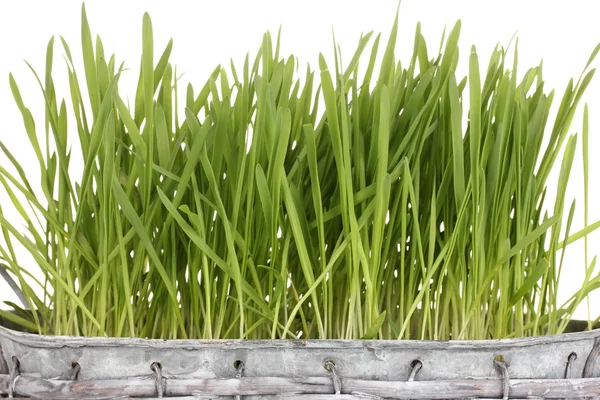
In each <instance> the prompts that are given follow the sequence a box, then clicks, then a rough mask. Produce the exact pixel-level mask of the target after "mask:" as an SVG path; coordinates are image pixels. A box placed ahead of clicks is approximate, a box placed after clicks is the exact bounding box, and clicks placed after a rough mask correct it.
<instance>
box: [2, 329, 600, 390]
mask: <svg viewBox="0 0 600 400" xmlns="http://www.w3.org/2000/svg"><path fill="white" fill-rule="evenodd" d="M599 356H600V330H599V329H596V330H591V331H587V332H574V333H565V334H562V335H554V336H541V337H533V338H520V339H502V340H482V341H391V340H361V341H358V340H349V341H345V340H146V339H120V338H82V337H55V336H40V335H35V334H29V333H22V332H17V331H13V330H10V329H6V328H3V327H0V394H2V395H9V396H15V397H16V396H24V397H32V398H46V399H49V398H52V399H84V398H85V399H107V398H134V397H135V398H161V397H174V398H185V399H245V400H249V399H288V400H292V399H338V400H341V399H365V398H369V399H388V398H402V399H459V398H460V399H463V398H484V399H485V398H488V399H491V398H494V399H500V398H503V399H509V398H510V399H513V398H519V399H526V398H527V399H531V398H600V397H599V396H600V363H599V362H598V358H599Z"/></svg>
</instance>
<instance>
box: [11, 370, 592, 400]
mask: <svg viewBox="0 0 600 400" xmlns="http://www.w3.org/2000/svg"><path fill="white" fill-rule="evenodd" d="M9 382H10V377H9V376H7V375H2V376H0V393H4V394H6V393H7V388H8V385H9ZM342 392H343V393H344V394H352V393H354V392H362V393H368V394H370V395H376V396H381V397H384V398H404V399H406V398H410V399H452V398H465V397H484V398H500V397H501V396H502V381H501V380H500V379H462V380H451V381H448V380H443V381H442V380H440V381H412V382H406V381H388V382H385V381H368V380H363V379H342ZM15 393H16V394H19V395H22V396H28V397H34V398H52V399H57V400H60V399H81V398H86V399H106V398H115V397H119V398H120V397H154V396H156V387H155V384H154V381H153V380H152V379H127V380H106V381H56V380H44V379H38V378H32V377H28V376H19V377H18V378H17V380H16V381H15ZM281 393H294V394H315V395H317V394H318V395H330V394H332V393H333V384H332V380H331V379H327V378H322V377H309V378H275V377H258V378H239V379H196V380H190V379H170V380H168V381H167V382H166V387H165V395H166V396H189V395H192V394H205V395H216V396H232V395H236V394H239V395H243V396H248V395H249V396H261V395H270V394H280V395H281ZM599 393H600V378H579V379H544V380H540V379H511V380H510V397H511V398H529V397H532V396H533V397H544V398H564V397H570V398H584V397H590V396H598V394H599Z"/></svg>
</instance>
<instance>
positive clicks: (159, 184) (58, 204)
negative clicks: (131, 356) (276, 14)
mask: <svg viewBox="0 0 600 400" xmlns="http://www.w3.org/2000/svg"><path fill="white" fill-rule="evenodd" d="M397 28H398V27H397V18H396V22H395V23H394V26H393V29H392V33H391V36H390V38H389V41H388V44H387V46H385V47H383V46H380V36H375V37H373V34H372V33H369V34H366V35H364V36H362V37H361V39H360V41H359V44H358V50H357V51H356V53H355V55H354V56H353V57H352V58H351V59H350V62H349V63H348V64H347V65H345V64H344V63H342V62H341V55H340V53H339V51H337V50H336V52H335V60H325V58H324V57H323V56H321V57H320V59H319V66H318V67H319V68H318V69H317V70H311V69H309V70H308V72H307V73H306V75H305V76H298V75H299V74H298V73H297V71H298V61H297V60H296V59H295V58H294V57H293V56H290V57H288V58H284V57H283V56H281V55H280V50H279V48H280V47H279V38H277V40H276V41H275V42H274V41H273V40H272V37H271V36H270V35H269V34H268V33H267V34H265V35H264V38H263V42H262V45H261V46H260V49H259V51H258V53H257V55H256V57H255V58H250V57H248V56H247V57H246V59H245V62H244V63H243V65H238V66H234V65H233V63H232V64H231V66H230V68H229V69H225V68H222V67H220V66H219V67H217V68H216V69H215V70H214V72H213V73H212V75H211V76H210V77H209V79H208V80H207V82H206V83H205V84H204V85H203V86H200V87H192V86H191V85H190V86H187V87H184V88H182V87H178V86H177V85H178V76H177V74H176V69H175V67H174V66H173V65H172V64H171V63H170V61H169V56H170V53H171V49H172V45H173V43H172V41H171V42H169V44H168V46H167V47H166V49H164V51H163V52H162V53H155V49H154V42H153V37H152V23H151V21H150V17H149V16H148V15H147V14H146V15H144V18H143V25H142V31H143V48H142V59H141V63H140V65H141V71H140V76H139V82H138V86H137V91H136V93H135V96H134V97H131V99H132V100H133V99H134V102H133V104H131V105H129V104H128V100H127V98H128V96H126V95H125V94H124V93H122V92H120V91H119V79H120V77H121V75H124V74H131V73H132V72H131V71H125V70H124V65H123V64H120V63H119V62H118V61H116V58H115V56H110V57H108V55H106V54H105V53H104V48H103V46H102V42H101V40H100V38H97V39H95V42H94V39H93V36H92V34H91V30H90V27H89V25H88V20H87V17H86V14H85V8H84V9H83V10H82V30H81V32H82V35H81V45H82V50H83V53H82V54H83V64H84V67H85V71H84V74H81V72H80V71H76V70H75V67H74V60H73V59H72V56H71V52H70V50H69V47H68V45H67V43H66V42H65V41H64V40H63V39H62V38H61V43H60V44H61V45H62V48H63V52H64V54H65V59H66V63H67V66H68V74H69V88H68V89H69V92H68V93H70V99H69V101H68V102H66V101H65V100H61V99H59V98H57V96H56V90H55V87H54V84H53V72H52V63H53V59H54V50H55V43H54V40H51V41H50V42H49V44H48V53H47V63H46V66H45V71H44V74H43V75H41V76H39V77H38V76H37V75H36V78H37V79H38V81H39V84H40V89H41V94H42V95H43V99H44V101H45V104H46V118H45V121H44V122H41V121H39V122H38V123H37V124H36V123H35V122H34V120H33V116H32V114H31V112H30V111H29V110H28V109H27V107H26V105H25V103H24V100H23V99H22V98H21V95H20V93H19V89H18V86H17V84H16V81H15V80H14V79H13V77H12V75H11V77H10V87H11V90H12V92H13V95H14V98H15V100H16V104H17V107H18V109H19V111H20V113H21V114H22V116H23V121H24V126H25V132H26V133H27V135H28V138H29V141H30V143H31V150H32V151H33V152H34V154H35V155H36V159H37V162H38V163H39V170H40V173H41V181H40V182H30V181H29V180H28V176H27V174H25V172H24V169H23V167H22V166H21V165H20V163H19V158H18V157H17V156H15V155H14V153H13V154H11V153H10V151H9V149H8V148H6V147H5V146H4V145H1V150H2V152H3V153H4V157H3V158H2V159H1V160H2V162H1V164H0V184H1V185H2V186H3V188H4V190H6V192H7V194H8V197H9V199H10V200H11V202H10V204H8V205H7V206H10V207H12V208H15V209H16V210H17V213H18V217H19V218H14V217H12V216H11V218H9V217H8V216H6V215H4V214H2V213H1V212H0V227H1V229H2V237H3V240H2V242H1V245H0V260H1V261H2V262H3V263H4V264H6V270H7V271H8V272H9V273H10V274H11V276H13V277H14V278H15V280H16V282H17V284H18V286H19V287H20V288H21V290H22V292H23V297H24V298H25V299H26V303H27V306H28V307H26V308H29V309H35V310H38V312H37V313H32V312H31V311H28V310H27V309H23V308H20V307H19V306H17V305H14V304H9V305H10V306H12V307H13V308H14V310H13V311H14V313H9V312H7V311H0V316H3V317H5V318H7V319H9V320H11V321H13V322H16V323H19V324H21V325H22V326H23V327H24V328H25V329H29V330H32V331H36V332H40V333H45V334H56V335H88V336H93V335H109V336H137V337H156V338H186V337H187V338H296V337H298V336H300V335H301V337H302V338H303V339H305V338H323V339H324V338H343V339H359V338H380V339H390V338H394V339H396V338H397V339H448V338H451V339H485V338H501V337H514V336H529V335H540V334H551V333H559V332H562V331H563V330H564V329H565V327H566V323H567V322H568V321H569V319H570V318H571V316H572V314H573V312H574V311H575V308H576V307H577V306H578V305H579V304H581V303H582V302H584V301H586V298H587V295H588V294H589V292H591V291H592V290H595V289H597V288H598V287H599V286H600V275H594V273H593V271H594V265H595V261H596V259H595V258H594V259H593V260H591V261H590V262H589V264H588V261H589V260H587V257H586V265H588V266H587V269H586V276H585V281H584V282H583V284H582V286H581V289H580V290H579V291H578V292H577V293H575V294H574V295H573V297H572V298H571V299H569V301H567V302H566V303H565V304H558V302H557V298H558V294H557V292H558V283H559V281H560V279H561V271H562V269H563V267H564V268H565V269H567V268H574V267H575V266H573V265H568V264H569V263H568V260H564V251H565V248H566V246H567V245H568V244H569V243H570V242H572V241H574V240H577V239H580V238H584V240H585V241H586V250H587V239H586V234H587V233H589V232H591V231H592V230H593V229H596V228H598V226H599V225H600V222H596V223H593V224H589V223H588V222H589V221H588V218H587V215H588V208H589V205H588V192H587V185H588V180H589V179H588V175H589V171H588V169H587V166H588V162H587V160H588V151H589V149H588V147H587V137H588V129H587V119H588V113H587V108H586V112H585V116H584V127H583V131H582V134H581V137H582V141H583V146H582V148H583V153H582V154H583V160H584V170H583V175H584V180H585V187H586V192H585V204H584V209H585V210H584V214H585V221H584V224H585V228H584V229H583V230H582V231H579V232H572V231H571V229H570V227H571V224H572V222H573V210H574V206H575V203H574V202H572V203H569V202H570V200H569V199H567V198H566V187H567V183H568V181H569V178H570V177H571V176H572V174H574V173H580V172H579V171H572V164H573V159H574V157H575V154H576V147H577V140H578V137H577V136H576V135H570V134H569V132H570V125H571V121H572V119H573V116H574V114H575V113H576V110H577V109H578V105H579V103H580V100H581V97H582V95H583V93H584V91H585V89H586V87H587V86H588V84H589V83H590V81H591V78H592V76H593V74H594V70H593V69H592V70H589V67H590V64H591V63H592V61H593V58H594V56H595V55H596V53H597V52H598V48H596V49H595V50H594V52H593V54H592V56H591V57H590V61H589V62H588V64H587V65H586V66H585V70H584V72H583V73H582V75H581V77H580V78H579V79H578V80H577V81H573V80H571V82H570V83H569V85H568V87H567V88H566V90H565V92H564V95H563V97H562V99H561V100H556V99H554V97H555V93H554V91H550V92H548V91H547V88H545V87H544V80H543V75H542V68H541V64H540V66H537V67H533V68H531V69H528V70H526V71H522V70H517V59H518V57H517V50H516V46H515V50H514V55H513V57H512V59H514V61H513V62H512V63H511V64H509V63H508V60H507V59H508V58H509V56H510V55H509V54H508V51H507V50H505V49H504V48H501V47H497V48H496V49H494V51H493V52H492V55H491V58H490V60H489V61H488V62H487V64H486V66H485V68H484V70H485V71H486V72H485V74H483V75H480V65H484V62H483V61H482V60H479V57H478V54H477V52H476V50H475V48H472V49H471V51H470V54H469V55H468V66H469V69H468V76H466V77H461V76H456V66H457V63H458V60H459V57H458V54H459V52H458V47H457V43H458V37H459V34H460V28H461V25H460V22H459V23H457V24H456V25H455V26H454V28H453V29H452V30H451V31H450V32H449V34H448V36H447V38H446V39H445V40H444V41H443V43H445V44H444V45H443V46H442V48H441V49H440V51H439V52H435V51H433V50H432V47H431V46H429V47H427V46H426V42H425V39H424V38H423V36H422V35H421V32H420V25H417V31H416V35H415V41H414V53H413V56H412V58H411V59H410V60H407V61H402V62H401V61H398V60H397V59H396V57H395V55H394V49H395V47H396V34H397ZM381 52H383V57H382V58H381V54H382V53H381ZM379 58H381V60H382V61H381V62H377V63H376V60H377V59H379ZM132 61H133V60H128V61H127V64H129V63H131V62H132ZM32 70H33V69H32ZM518 71H521V72H518ZM523 72H524V73H523ZM519 77H520V78H519ZM65 89H66V88H65ZM182 94H185V95H182ZM181 99H184V103H183V104H182V103H181V102H182V100H181ZM553 101H555V102H556V101H560V107H559V109H558V113H557V115H556V118H555V120H554V121H549V116H550V108H551V105H552V103H553ZM67 104H69V106H72V109H71V110H70V111H69V112H68V111H67ZM319 104H324V109H321V108H319ZM467 105H469V106H468V107H467ZM68 113H69V114H72V115H73V116H74V118H67V114H68ZM464 115H468V120H467V121H468V122H467V125H466V126H465V125H464V121H463V116H464ZM180 118H181V119H180ZM545 132H546V133H547V136H545ZM74 135H76V136H74ZM545 142H547V145H546V144H543V143H545ZM70 143H76V144H77V145H80V147H76V148H71V147H70V145H69V144H70ZM13 151H14V149H13ZM72 157H77V158H79V157H82V159H83V166H84V167H83V169H81V170H78V169H76V168H73V166H72V165H71V161H72V160H71V159H72ZM554 168H559V169H560V174H559V178H558V190H557V197H556V199H547V198H546V187H547V184H550V182H549V181H548V177H549V175H550V173H551V171H552V170H553V169H554ZM551 184H554V183H551ZM546 203H550V204H554V207H553V209H552V210H551V213H550V214H549V213H546V212H545V211H544V210H545V204H546ZM6 208H7V207H5V209H6ZM17 219H20V221H19V222H18V223H17V222H15V220H17ZM22 249H25V251H26V252H27V253H28V254H29V255H30V256H31V258H32V259H33V260H34V261H35V262H34V264H31V263H29V262H24V261H21V260H19V259H18V255H19V254H21V253H20V251H22ZM36 276H37V277H39V276H41V277H43V279H42V280H41V281H38V280H36V279H35V277H36ZM40 293H41V295H40Z"/></svg>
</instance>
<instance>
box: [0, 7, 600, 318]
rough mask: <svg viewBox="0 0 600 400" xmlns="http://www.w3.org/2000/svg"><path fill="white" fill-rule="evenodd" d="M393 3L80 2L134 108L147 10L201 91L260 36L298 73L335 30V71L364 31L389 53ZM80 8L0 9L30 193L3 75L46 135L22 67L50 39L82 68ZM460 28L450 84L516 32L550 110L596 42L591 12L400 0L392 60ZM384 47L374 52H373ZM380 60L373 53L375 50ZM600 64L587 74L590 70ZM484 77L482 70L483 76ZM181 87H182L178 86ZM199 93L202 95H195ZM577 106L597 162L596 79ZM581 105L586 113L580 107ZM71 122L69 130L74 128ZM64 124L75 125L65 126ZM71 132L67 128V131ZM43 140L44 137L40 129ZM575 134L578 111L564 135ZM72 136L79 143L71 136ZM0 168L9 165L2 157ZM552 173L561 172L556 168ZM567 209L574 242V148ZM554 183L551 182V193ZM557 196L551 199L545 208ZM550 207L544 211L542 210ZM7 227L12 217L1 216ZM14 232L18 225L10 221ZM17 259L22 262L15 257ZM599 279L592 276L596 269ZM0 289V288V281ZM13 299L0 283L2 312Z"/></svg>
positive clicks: (2, 48)
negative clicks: (548, 96)
mask: <svg viewBox="0 0 600 400" xmlns="http://www.w3.org/2000/svg"><path fill="white" fill-rule="evenodd" d="M397 4H398V3H397V2H396V1H385V2H383V1H362V2H357V1H326V0H320V1H315V0H304V1H301V0H299V1H294V2H292V1H281V0H280V1H214V0H213V1H164V0H163V1H115V0H103V1H88V2H87V3H86V7H87V13H88V18H89V22H90V25H91V28H92V33H93V34H96V33H99V34H100V35H101V37H102V39H103V43H104V48H105V53H106V54H112V53H116V55H117V61H118V62H119V63H120V62H121V61H125V62H126V65H127V66H128V67H130V68H131V71H130V72H128V73H126V74H125V76H124V77H123V79H122V80H121V82H122V84H121V88H122V90H123V92H124V93H128V94H129V95H130V98H133V95H134V93H135V91H134V88H135V83H136V79H137V73H138V66H139V58H140V49H141V22H142V16H143V13H144V11H148V12H149V13H150V15H151V17H152V22H153V26H154V40H155V46H156V47H155V54H157V55H156V57H157V58H158V56H159V55H160V53H162V50H163V49H164V46H165V45H166V44H167V41H168V39H169V38H170V37H173V38H174V41H175V44H174V48H173V53H172V56H171V62H172V63H174V64H176V65H177V67H178V71H179V72H183V73H184V74H185V75H184V77H183V83H185V84H187V82H192V84H193V85H194V87H196V88H199V87H200V86H201V85H203V84H204V82H205V81H206V78H207V77H208V75H209V73H210V72H211V71H212V70H213V69H214V68H215V66H216V65H217V64H223V65H224V66H225V67H227V68H228V67H229V59H230V57H233V59H234V61H235V62H236V65H239V66H241V64H240V62H241V61H242V60H243V57H244V56H245V54H246V52H248V51H249V52H250V54H251V57H253V56H254V55H255V54H256V51H257V49H258V47H259V45H260V43H261V38H262V34H263V33H264V32H265V30H267V29H269V30H270V31H271V32H272V33H273V34H276V32H277V30H278V28H279V26H280V25H282V26H283V29H282V53H281V54H282V55H283V56H286V57H287V56H288V55H289V54H291V53H293V54H294V55H295V56H297V57H298V59H299V61H300V65H305V63H307V62H309V63H310V64H311V66H313V68H315V67H316V66H317V57H318V54H319V52H322V53H324V54H325V55H326V57H327V58H328V60H330V61H331V60H332V58H331V56H332V44H331V43H332V40H331V38H332V36H331V33H332V28H333V30H334V32H335V37H336V40H337V42H338V43H339V45H340V46H341V49H342V55H343V56H344V60H346V61H348V60H349V58H350V57H351V55H352V54H353V52H354V50H355V48H356V44H357V42H358V39H359V36H360V34H361V32H368V31H370V30H374V31H375V32H376V33H377V32H382V33H383V36H382V42H383V43H384V44H385V42H387V37H388V36H387V35H388V32H389V29H390V28H391V25H392V21H393V18H394V13H395V11H396V7H397ZM80 13H81V3H80V2H79V1H66V0H63V1H56V0H54V1H41V0H40V1H31V0H29V1H16V0H12V1H0V140H1V141H3V142H4V143H5V144H6V145H7V146H8V147H9V149H11V150H12V151H13V153H14V154H15V155H16V156H17V157H18V158H19V160H20V161H21V162H22V163H23V164H24V165H25V166H27V167H28V170H27V172H28V174H29V176H30V177H31V181H32V182H37V181H38V179H37V178H36V176H39V174H38V172H37V171H36V167H35V165H36V161H35V158H34V155H33V153H32V152H31V151H30V149H29V145H28V143H27V137H26V134H25V130H24V128H23V125H22V119H21V116H20V114H19V112H18V109H17V107H16V106H15V104H14V101H13V98H12V95H11V92H10V88H9V85H8V74H9V72H12V73H13V74H14V75H15V78H16V80H17V82H18V84H19V87H20V88H21V93H22V95H23V97H24V101H25V103H26V105H27V106H28V107H29V108H30V109H31V110H32V112H33V113H34V117H35V118H36V121H37V126H38V128H42V127H43V118H44V114H43V100H42V97H41V94H40V92H39V88H38V87H37V83H36V82H35V80H34V78H33V75H32V74H31V73H30V72H29V71H28V69H27V67H26V65H25V63H24V62H23V60H27V61H29V62H30V63H31V64H32V65H33V66H34V68H36V70H37V71H38V72H39V73H40V74H41V75H42V76H43V68H44V58H45V51H46V44H47V42H48V40H49V39H50V37H51V35H62V36H63V37H64V38H65V39H66V40H67V42H68V43H69V45H70V47H71V51H72V52H73V56H74V58H75V59H76V63H78V64H79V65H78V67H79V68H80V69H79V70H78V71H79V76H80V83H83V81H81V80H82V79H84V74H83V70H82V69H81V56H80V53H81V47H80V44H79V43H80ZM459 18H460V19H461V20H462V34H461V40H460V42H459V45H460V49H461V55H462V57H461V61H460V62H459V67H460V69H459V73H461V74H464V73H465V66H466V63H467V58H466V56H465V55H466V54H468V51H469V48H470V46H471V45H472V44H474V45H476V46H477V50H478V53H479V56H480V64H481V66H482V70H484V68H487V60H488V59H489V55H490V53H491V50H492V49H493V48H494V46H495V45H496V43H498V42H500V43H501V45H504V46H507V45H508V43H509V41H510V39H511V37H512V36H513V34H514V33H517V35H518V37H519V66H520V73H521V74H522V73H523V72H524V71H525V69H526V68H529V67H534V66H536V65H538V64H539V62H540V60H541V59H543V60H544V77H545V81H546V89H547V90H549V89H550V88H554V89H556V96H555V101H554V103H555V104H554V109H556V107H557V106H558V102H559V101H560V98H561V97H562V94H563V91H564V88H565V87H566V85H567V83H568V80H569V79H570V78H571V77H575V78H577V77H578V76H579V74H580V72H581V70H582V68H583V67H584V65H585V63H586V61H587V59H588V56H589V55H590V53H591V51H592V50H593V48H594V46H595V45H596V44H597V43H598V42H599V41H600V29H598V13H597V10H596V2H595V1H564V0H563V1H560V2H552V1H513V0H510V1H507V0H503V1H494V2H492V1H481V0H480V1H457V0H454V1H449V0H446V1H443V0H440V1H431V0H429V1H423V0H419V1H417V0H407V1H404V2H403V3H402V4H401V7H400V28H399V38H398V41H397V54H396V55H397V57H399V58H400V59H401V60H403V62H407V61H408V59H409V57H410V54H411V52H412V47H413V37H414V31H415V27H416V23H417V22H419V21H420V22H421V23H422V25H423V26H422V30H423V34H424V36H425V39H426V40H427V43H428V47H429V51H430V55H431V54H433V52H434V51H437V48H438V46H439V41H440V38H441V34H442V30H443V29H444V26H447V27H448V29H451V28H452V26H453V25H454V23H455V21H456V20H457V19H459ZM56 41H57V42H56V45H55V71H56V73H55V74H54V75H55V84H56V86H57V92H58V95H59V96H60V97H68V94H69V93H68V83H67V80H66V76H67V75H66V71H65V68H64V61H63V57H62V54H63V53H62V49H61V46H60V42H59V41H58V37H57V38H56ZM380 48H381V46H380ZM380 53H381V51H380ZM599 63H600V59H599V60H598V61H596V62H595V63H594V64H593V66H594V67H597V66H598V65H599ZM484 71H485V70H484ZM181 87H184V86H181ZM197 90H199V89H197ZM583 101H586V102H587V103H588V104H589V107H590V138H589V145H590V153H591V154H599V153H600V138H599V135H598V128H599V127H600V115H599V113H598V112H597V111H598V110H600V76H596V78H595V80H593V81H592V84H591V85H590V87H589V89H588V92H587V95H586V96H585V97H584V99H583ZM582 105H583V104H582ZM71 121H73V120H71ZM71 124H72V122H71ZM71 126H72V125H71ZM42 130H43V128H42ZM571 131H572V132H573V133H575V132H580V131H581V112H580V113H579V114H578V115H577V116H576V118H575V120H574V121H573V125H572V127H571ZM71 135H73V136H76V134H75V131H71ZM599 158H600V157H598V156H592V157H591V159H590V206H591V209H590V222H594V221H597V220H599V219H600V208H599V207H597V206H596V205H597V204H598V201H600V190H599V189H598V186H599V185H598V172H599V171H600V169H599V168H600V164H599V163H600V161H599ZM0 163H1V164H2V165H7V163H8V161H7V160H6V158H4V156H3V155H0ZM557 164H559V163H557ZM572 175H573V176H574V177H576V178H573V179H571V181H570V184H569V188H568V195H567V199H568V200H567V204H570V201H571V199H573V198H577V199H578V201H577V204H578V211H577V213H576V215H575V219H576V220H575V222H574V226H573V231H575V230H578V229H581V228H582V226H583V197H582V196H583V184H582V179H581V176H582V173H581V145H580V142H579V143H578V148H577V158H576V162H575V165H574V167H573V173H572ZM555 178H556V174H555V175H554V178H553V179H554V180H553V181H552V183H553V182H555ZM553 197H554V189H553V188H552V187H550V188H549V193H548V198H550V199H552V198H553ZM0 204H2V205H3V207H4V209H5V213H10V208H8V207H7V206H6V205H7V204H8V199H7V197H6V195H5V193H3V191H2V189H0ZM547 207H548V208H551V207H552V204H551V203H548V204H547ZM9 217H10V216H9ZM12 219H13V220H15V221H16V218H12ZM589 241H590V242H589V243H590V260H591V258H592V256H594V255H596V254H598V253H600V233H598V232H596V233H594V234H592V235H590V236H589ZM21 259H22V260H23V259H25V258H21ZM564 268H565V269H564V271H563V277H562V281H561V294H560V297H559V300H566V299H567V298H568V297H570V295H571V294H572V293H573V292H574V291H575V290H577V288H578V287H579V285H580V282H581V280H582V278H583V269H584V262H583V247H582V243H581V241H580V242H579V243H576V244H574V245H572V246H570V251H569V252H568V253H567V258H566V262H565V267H564ZM597 270H599V269H598V268H597ZM0 280H1V279H0ZM4 300H12V301H15V300H16V299H15V297H14V295H13V294H12V293H10V292H9V289H8V288H7V286H6V285H5V284H4V283H3V282H0V301H4ZM591 314H592V318H595V317H597V316H598V315H599V314H600V293H599V294H596V295H594V296H592V310H591ZM576 317H578V318H587V308H586V307H582V308H580V309H579V310H578V312H577V314H576Z"/></svg>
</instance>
